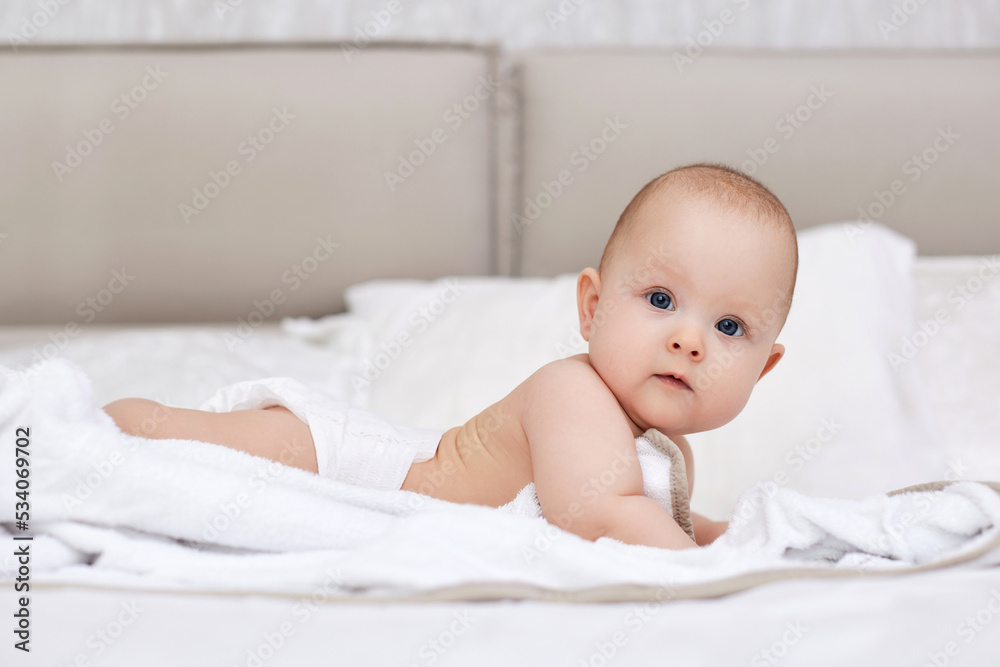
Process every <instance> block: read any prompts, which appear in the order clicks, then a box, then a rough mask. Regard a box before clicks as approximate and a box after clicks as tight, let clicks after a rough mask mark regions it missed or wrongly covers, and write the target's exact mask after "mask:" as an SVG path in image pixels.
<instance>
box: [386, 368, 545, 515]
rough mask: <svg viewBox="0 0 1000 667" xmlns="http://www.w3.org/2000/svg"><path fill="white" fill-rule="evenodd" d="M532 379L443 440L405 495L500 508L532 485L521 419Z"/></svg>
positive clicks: (413, 473) (416, 470)
mask: <svg viewBox="0 0 1000 667" xmlns="http://www.w3.org/2000/svg"><path fill="white" fill-rule="evenodd" d="M530 383H531V378H528V379H527V380H525V381H524V382H523V383H522V384H521V385H519V386H518V387H517V388H516V389H515V390H514V391H512V392H511V393H510V394H508V395H507V396H505V397H504V398H503V399H501V400H500V401H498V402H497V403H495V404H493V405H491V406H490V407H489V408H487V409H486V410H484V411H482V412H480V413H479V414H478V415H476V416H475V417H473V418H472V419H470V420H469V421H468V422H466V423H465V424H464V425H462V426H458V427H456V428H452V429H449V430H448V431H445V433H444V435H443V436H441V442H440V443H439V444H438V448H437V452H436V453H435V455H434V457H433V458H431V459H429V460H427V461H422V462H420V463H415V464H413V466H412V467H411V468H410V472H409V474H408V475H407V477H406V480H405V481H404V482H403V486H402V489H403V490H404V491H413V492H415V493H421V494H423V495H426V496H432V497H434V498H440V499H442V500H448V501H451V502H456V503H473V504H476V505H488V506H490V507H500V506H501V505H504V504H505V503H508V502H510V501H511V500H513V499H514V497H515V496H517V494H518V492H519V491H520V490H521V489H523V488H524V487H525V486H527V485H528V484H530V483H531V482H532V481H533V479H534V478H533V476H532V469H531V451H530V449H529V447H528V439H527V438H526V437H525V434H524V428H523V427H522V420H521V417H522V415H523V412H524V411H523V407H524V397H525V396H526V394H527V388H528V387H529V386H530Z"/></svg>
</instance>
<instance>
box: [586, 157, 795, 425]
mask: <svg viewBox="0 0 1000 667" xmlns="http://www.w3.org/2000/svg"><path fill="white" fill-rule="evenodd" d="M797 268H798V249H797V243H796V238H795V228H794V227H793V226H792V220H791V218H790V217H789V215H788V212H787V211H786V210H785V207H784V206H782V204H781V202H780V201H778V199H777V197H775V196H774V195H773V194H772V193H771V192H770V191H769V190H768V189H767V188H765V187H764V186H763V185H761V184H760V183H758V182H757V181H755V180H753V179H751V178H750V177H748V176H746V175H744V174H742V173H740V172H738V171H735V170H732V169H730V168H728V167H724V166H720V165H709V164H699V165H692V166H688V167H681V168H679V169H675V170H673V171H670V172H667V173H666V174H663V175H662V176H659V177H657V178H656V179H654V180H653V181H651V182H650V183H648V184H647V185H646V186H645V187H644V188H643V189H642V190H640V191H639V193H638V194H637V195H636V196H635V197H634V198H633V199H632V201H631V202H630V203H629V205H628V206H627V207H626V208H625V211H624V213H622V215H621V218H620V219H619V220H618V224H617V225H616V226H615V229H614V232H612V234H611V238H610V239H609V240H608V244H607V246H606V247H605V249H604V254H603V256H602V257H601V262H600V264H599V266H598V270H594V269H592V268H589V269H584V270H583V271H582V272H581V273H580V277H579V279H578V281H577V302H578V307H579V312H580V333H581V334H582V335H583V337H584V338H585V339H586V340H587V341H589V344H590V361H591V364H592V365H593V367H594V369H595V370H596V371H597V372H598V374H599V375H600V376H601V378H602V379H603V380H604V382H605V384H607V386H608V387H609V388H610V389H611V391H612V392H613V393H614V394H615V397H616V398H617V399H618V402H619V403H620V404H621V406H622V408H623V409H624V410H625V413H626V414H627V415H628V416H629V418H630V419H631V421H632V425H633V431H634V432H635V433H636V434H637V435H638V434H641V433H642V432H644V431H645V430H646V429H648V428H655V429H657V430H659V431H661V432H663V433H664V434H665V435H667V436H671V435H683V434H687V433H697V432H700V431H707V430H711V429H714V428H718V427H719V426H722V425H723V424H726V423H727V422H729V421H731V420H732V419H733V418H734V417H736V415H738V414H739V413H740V411H741V410H742V409H743V407H744V406H745V405H746V402H747V400H748V399H749V398H750V393H751V391H752V390H753V387H754V385H755V384H756V383H757V380H759V379H760V378H761V377H763V376H764V374H765V373H767V372H768V371H770V370H771V369H772V368H774V365H775V364H776V363H778V360H779V359H781V357H782V355H783V354H784V351H785V348H784V346H782V345H779V344H775V342H774V341H775V339H776V338H777V336H778V332H779V331H781V328H782V326H784V323H785V318H786V317H787V315H788V309H789V306H790V305H791V299H792V292H793V290H794V288H795V274H796V271H797ZM671 375H673V376H675V378H670V377H668V376H671ZM677 378H679V379H680V381H678V380H677Z"/></svg>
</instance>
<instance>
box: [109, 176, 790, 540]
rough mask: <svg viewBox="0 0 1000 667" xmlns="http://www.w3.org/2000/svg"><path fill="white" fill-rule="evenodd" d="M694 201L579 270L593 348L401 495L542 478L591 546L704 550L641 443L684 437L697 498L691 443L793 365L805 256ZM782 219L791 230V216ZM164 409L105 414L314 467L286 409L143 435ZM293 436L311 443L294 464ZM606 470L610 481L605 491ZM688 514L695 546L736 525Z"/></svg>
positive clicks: (449, 443)
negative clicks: (794, 307) (793, 316)
mask: <svg viewBox="0 0 1000 667" xmlns="http://www.w3.org/2000/svg"><path fill="white" fill-rule="evenodd" d="M689 195H690V193H685V192H674V191H669V190H664V191H654V193H653V194H652V195H651V196H650V197H649V198H647V199H646V200H644V201H645V203H644V204H642V206H641V207H640V208H639V209H638V210H637V212H636V213H635V214H634V218H632V220H634V221H635V222H634V224H633V225H632V226H631V228H630V231H629V233H628V234H627V235H623V237H622V239H623V240H622V241H621V242H620V243H619V244H618V245H617V246H615V249H614V252H612V253H610V255H609V257H610V259H609V260H608V261H607V263H606V265H605V261H604V259H602V264H601V267H602V268H601V270H600V272H598V271H597V270H595V269H592V268H588V269H584V270H583V271H582V272H581V273H580V275H579V278H578V281H577V305H578V310H579V315H580V333H581V335H582V336H583V338H584V339H585V340H586V341H587V342H588V344H589V352H588V353H587V354H580V355H576V356H574V357H570V358H568V359H563V360H560V361H555V362H552V363H550V364H547V365H545V366H543V367H542V368H540V369H539V370H538V371H536V372H535V373H534V374H532V375H531V376H530V377H529V378H528V379H527V380H525V381H524V382H523V383H521V384H520V385H519V386H518V387H517V388H515V389H514V391H512V392H511V393H510V394H508V395H507V396H505V397H504V398H503V399H501V400H500V401H499V402H497V403H495V404H494V405H492V406H490V407H489V408H487V409H486V410H484V411H483V412H481V413H480V414H478V415H476V416H475V417H473V418H472V419H471V420H469V422H467V423H466V424H464V425H463V426H460V427H457V428H452V429H450V430H448V431H446V432H445V433H444V435H443V436H442V438H441V441H440V443H439V445H438V448H437V451H436V453H435V455H434V457H433V458H431V459H430V460H428V461H423V462H420V463H415V464H413V466H412V467H411V468H410V471H409V473H408V475H407V477H406V479H405V480H404V482H403V485H402V489H403V490H405V491H412V492H416V493H421V494H424V495H428V496H433V497H436V498H440V499H443V500H448V501H452V502H459V503H474V504H479V505H487V506H491V507H499V506H501V505H504V504H506V503H508V502H510V501H511V500H513V499H514V497H515V496H516V495H517V493H518V492H519V491H520V490H521V489H523V488H524V487H525V486H526V485H527V484H529V483H534V484H535V490H536V495H537V497H538V502H539V505H540V506H541V509H542V514H543V516H544V517H545V518H546V519H547V520H549V521H551V522H553V523H556V524H557V525H559V526H560V527H562V528H564V529H566V530H568V531H570V532H573V533H575V534H577V535H580V536H581V537H584V538H586V539H590V540H596V539H598V538H599V537H602V536H605V537H611V538H614V539H618V540H620V541H622V542H626V543H629V544H643V545H649V546H657V547H665V548H673V549H677V548H687V547H691V546H695V542H692V540H691V538H690V537H688V535H687V534H686V533H685V532H684V531H683V530H682V529H681V528H680V526H678V525H677V523H676V522H675V521H674V519H673V517H672V516H671V514H670V513H669V512H668V511H667V510H665V509H664V508H662V507H660V506H659V505H658V504H657V503H656V502H655V501H653V500H652V499H650V498H648V497H646V496H645V495H644V493H643V491H644V487H643V480H642V470H641V468H640V466H639V462H638V455H637V453H636V449H635V438H637V437H638V436H640V435H642V434H643V433H645V432H646V431H647V430H649V429H651V428H654V429H656V430H658V431H660V432H661V433H663V434H664V435H665V436H667V437H668V438H670V439H671V440H673V442H674V443H675V444H677V446H678V447H679V448H680V449H681V452H682V453H683V454H684V458H685V463H686V466H687V473H688V486H689V489H692V488H693V480H694V468H693V459H692V456H691V451H690V448H689V446H688V444H687V441H686V440H685V438H684V435H686V434H690V433H698V432H702V431H708V430H711V429H714V428H718V427H719V426H722V425H724V424H726V423H728V422H729V421H731V420H732V419H733V418H734V417H736V415H738V414H739V412H740V411H741V410H742V409H743V407H744V406H745V405H746V402H747V400H748V399H749V397H750V394H751V392H752V390H753V387H754V385H755V384H756V383H757V381H758V380H760V378H761V377H763V376H764V375H765V374H766V373H768V372H769V371H770V370H771V369H772V368H773V367H774V366H775V364H776V363H777V362H778V361H779V360H780V359H781V357H782V356H783V354H784V347H783V346H782V345H779V344H777V343H775V339H776V337H777V335H778V332H779V331H780V329H781V326H782V324H783V322H784V314H785V313H787V306H788V300H789V299H790V298H791V288H792V285H794V276H795V262H796V261H797V259H796V255H795V254H794V248H795V246H794V230H793V231H791V233H790V234H789V233H785V232H783V231H782V229H781V228H780V227H777V226H774V225H771V226H767V225H763V226H762V225H760V224H758V223H760V220H759V219H748V217H747V216H748V214H747V209H746V208H745V207H742V208H741V207H740V206H731V205H729V204H726V203H723V202H724V201H728V200H713V199H711V198H705V197H701V196H694V195H690V196H689ZM778 206H779V207H780V204H778ZM782 210H783V209H782ZM623 218H624V216H623ZM784 220H785V222H786V223H787V225H788V226H790V225H791V220H790V219H788V218H787V214H786V217H785V218H784ZM789 244H791V251H789ZM609 247H610V242H609ZM154 406H157V407H156V408H154ZM162 407H163V406H159V405H158V404H156V403H153V402H151V401H143V399H123V400H122V401H116V402H115V403H113V404H110V405H108V406H106V407H105V410H107V412H108V414H110V415H111V416H112V418H114V419H115V421H116V422H117V423H118V424H119V426H121V428H122V429H123V430H125V431H126V432H131V433H135V434H137V435H145V437H166V438H171V437H173V438H189V439H195V440H202V441H205V442H214V443H217V444H222V445H225V446H227V447H233V448H235V449H241V450H243V451H247V452H249V453H251V454H255V455H257V456H264V457H267V458H271V459H273V460H277V461H281V462H282V463H286V464H287V465H293V466H296V467H300V468H303V469H304V470H308V471H310V472H316V457H315V452H314V448H313V447H311V445H312V444H313V443H312V438H311V436H310V434H309V429H308V427H307V426H306V425H305V424H304V423H303V422H301V421H300V420H298V418H296V417H295V416H294V415H293V414H292V413H291V412H289V411H288V410H286V409H284V408H269V409H265V410H248V411H238V412H233V413H222V414H213V413H201V412H199V411H194V410H176V409H175V410H173V412H172V413H171V414H170V417H169V419H168V420H167V421H166V422H165V423H164V424H162V425H158V426H157V427H156V433H153V434H150V433H144V432H139V431H140V430H141V428H140V425H141V424H143V423H145V420H146V419H148V417H145V415H146V414H147V413H150V414H152V413H151V410H155V409H159V408H162ZM289 440H291V441H294V442H299V443H308V445H310V446H309V447H306V448H305V449H303V448H297V451H296V452H295V454H294V455H289V452H287V451H285V444H284V443H285V442H287V441H289ZM286 459H287V460H286ZM608 471H611V472H612V473H613V474H612V475H611V476H610V478H612V481H611V482H610V483H604V480H605V479H608V478H609V476H608V474H607V473H608ZM595 479H600V480H601V481H602V483H601V484H600V487H599V488H595V484H594V483H593V480H595ZM692 518H693V524H694V532H695V536H696V540H697V543H698V544H707V543H709V542H711V541H712V540H714V539H715V538H716V537H717V536H718V535H719V534H721V532H723V531H724V530H725V527H726V524H725V523H724V522H712V521H709V520H707V519H705V518H703V517H700V516H698V515H693V517H692Z"/></svg>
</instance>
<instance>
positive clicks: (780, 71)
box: [502, 50, 1000, 276]
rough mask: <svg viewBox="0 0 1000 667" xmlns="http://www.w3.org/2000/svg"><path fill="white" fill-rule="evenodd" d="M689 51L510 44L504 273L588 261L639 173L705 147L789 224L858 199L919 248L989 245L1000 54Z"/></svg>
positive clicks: (641, 178)
mask: <svg viewBox="0 0 1000 667" xmlns="http://www.w3.org/2000/svg"><path fill="white" fill-rule="evenodd" d="M686 56H687V54H686V53H685V51H684V50H679V51H677V52H676V53H674V52H634V51H633V52H597V51H591V52H565V51H562V52H555V51H553V52H538V53H528V54H524V55H522V56H520V57H519V58H518V71H519V74H520V84H521V99H522V106H521V108H522V115H521V132H522V137H523V138H522V142H521V153H522V163H521V169H522V171H521V177H520V179H519V188H520V192H518V193H516V194H515V201H516V204H515V206H514V207H513V210H512V211H511V212H509V213H508V214H507V215H505V216H504V217H503V218H502V220H503V221H504V222H506V223H507V225H508V226H509V228H510V229H511V232H510V237H511V239H512V251H511V257H512V259H511V265H512V267H513V269H512V270H513V272H515V273H518V274H521V275H526V276H544V275H555V274H557V273H560V272H563V271H575V270H579V268H581V267H583V266H588V265H596V262H597V260H598V259H599V257H600V253H601V249H602V248H603V246H604V243H605V242H606V241H607V238H608V235H609V234H610V232H611V229H612V228H613V226H614V223H615V221H616V220H617V219H618V216H619V215H620V214H621V212H622V210H623V209H624V208H625V205H626V204H627V203H628V201H629V199H630V198H631V197H632V196H633V195H634V194H635V193H636V192H637V191H638V189H639V188H640V187H641V186H642V185H644V184H645V183H646V182H648V181H649V180H650V179H651V178H653V177H655V176H656V175H658V174H660V173H662V172H664V171H667V170H669V169H671V168H673V167H677V166H680V165H683V164H688V163H693V162H704V161H712V162H723V163H726V164H729V165H731V166H735V167H743V168H745V169H747V170H749V171H752V172H753V173H754V175H755V176H756V177H757V178H758V179H760V180H762V181H763V182H764V183H765V185H767V186H769V187H770V188H771V189H772V190H773V191H774V192H775V193H776V194H777V195H778V197H779V198H780V199H781V200H782V201H783V202H784V203H785V205H786V206H787V208H788V210H789V212H790V213H791V216H792V219H793V220H794V221H795V223H796V226H797V227H799V228H805V227H809V226H812V225H816V224H821V223H828V222H838V221H846V220H855V219H857V218H858V217H859V216H860V215H861V214H860V213H859V209H862V210H863V211H864V212H867V213H868V214H869V216H870V218H871V219H872V220H875V221H877V222H880V223H882V224H885V225H887V226H889V227H892V228H894V229H896V230H898V231H899V232H901V233H902V234H905V235H906V236H909V237H911V238H913V239H915V240H916V241H917V244H918V246H919V251H920V253H921V254H922V255H937V254H958V255H962V254H965V255H968V254H986V253H997V252H1000V166H998V163H997V160H998V156H1000V123H998V119H1000V53H996V52H978V53H976V54H974V55H964V54H962V53H961V52H945V53H899V52H894V53H862V54H858V53H856V52H848V53H845V52H837V53H819V52H807V53H804V52H773V53H761V52H759V51H758V52H745V53H734V52H730V53H726V52H719V51H708V52H705V53H703V54H701V55H700V56H699V57H695V58H691V59H689V60H685V59H684V58H685V57H686ZM789 115H790V117H788V116H789ZM918 162H919V164H918ZM560 175H562V176H563V179H562V180H563V181H565V183H560V182H559V177H560ZM894 182H895V191H894ZM556 193H558V194H556ZM526 199H527V200H528V201H527V202H526V201H525V200H526ZM515 215H517V216H518V217H517V218H514V217H513V216H515ZM512 220H513V221H514V222H512Z"/></svg>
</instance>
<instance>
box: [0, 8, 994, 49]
mask: <svg viewBox="0 0 1000 667" xmlns="http://www.w3.org/2000/svg"><path fill="white" fill-rule="evenodd" d="M726 10H728V11H729V12H731V13H732V14H731V16H732V17H733V18H734V20H733V23H732V25H729V26H728V27H727V28H726V30H724V31H722V33H721V34H719V35H718V36H717V39H716V38H713V40H712V46H713V47H729V48H770V49H792V48H807V49H849V48H863V49H897V48H908V49H913V48H919V49H937V48H958V49H983V48H997V47H1000V0H950V1H946V0H827V1H824V2H802V1H800V0H666V1H663V0H517V1H514V2H512V1H510V0H313V1H311V2H290V1H289V0H141V1H139V0H4V1H3V2H2V3H0V31H2V35H3V38H4V39H5V40H6V41H8V42H11V43H16V42H17V40H25V41H32V42H37V43H81V42H83V43H89V42H95V43H102V42H103V43H108V42H112V43H117V42H132V43H136V42H138V43H149V42H153V43H156V42H205V41H209V42H211V41H220V42H233V41H278V42H281V41H305V40H342V39H349V40H355V39H356V40H358V41H359V42H361V43H364V42H365V41H366V40H376V41H381V40H392V41H399V40H404V41H419V42H440V41H458V42H471V43H476V44H487V43H488V44H499V45H501V46H502V47H503V48H505V49H508V50H519V49H528V48H538V47H560V46H609V47H615V46H633V47H634V46H649V47H660V48H663V47H682V46H689V45H691V44H692V43H693V40H695V39H696V38H697V35H698V33H700V32H701V31H703V30H711V29H712V26H713V25H716V26H717V25H718V24H717V23H715V22H716V21H719V20H720V19H721V18H725V17H724V16H723V12H724V11H726Z"/></svg>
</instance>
